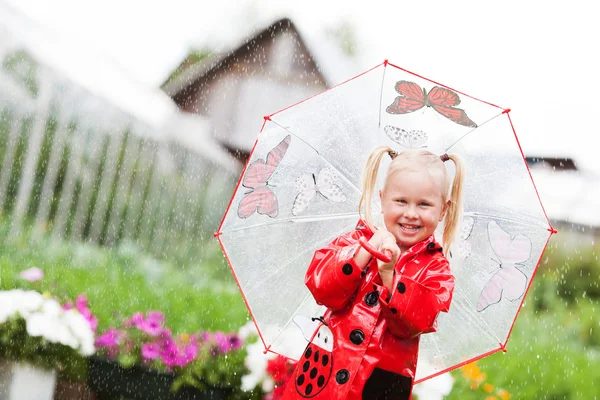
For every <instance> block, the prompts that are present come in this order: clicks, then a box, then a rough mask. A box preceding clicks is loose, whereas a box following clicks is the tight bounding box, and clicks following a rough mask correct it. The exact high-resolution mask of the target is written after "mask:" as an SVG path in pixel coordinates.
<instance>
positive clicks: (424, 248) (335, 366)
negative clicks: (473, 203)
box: [283, 221, 454, 400]
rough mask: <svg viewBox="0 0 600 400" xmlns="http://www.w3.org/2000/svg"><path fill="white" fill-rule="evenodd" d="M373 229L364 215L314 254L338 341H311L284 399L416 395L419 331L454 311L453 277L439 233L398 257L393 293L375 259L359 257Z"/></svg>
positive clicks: (309, 279) (313, 269) (317, 294)
mask: <svg viewBox="0 0 600 400" xmlns="http://www.w3.org/2000/svg"><path fill="white" fill-rule="evenodd" d="M372 235H373V232H372V231H371V230H370V229H369V228H368V227H366V224H364V223H363V222H362V221H359V223H358V225H357V227H356V229H355V230H354V231H352V232H349V233H346V234H344V235H342V236H340V237H338V238H336V239H335V240H334V241H333V242H331V243H330V244H329V245H328V246H327V247H325V248H323V249H320V250H317V251H316V252H315V254H314V257H313V259H312V262H311V263H310V266H309V267H308V271H307V272H306V280H305V282H306V285H307V286H308V288H309V290H310V291H311V293H312V295H313V296H314V298H315V300H316V301H317V303H319V304H321V305H325V306H326V307H327V308H328V310H327V312H326V313H325V315H324V323H325V324H326V325H327V328H328V330H329V331H330V332H331V334H332V336H333V346H332V350H331V351H327V350H326V349H323V348H322V347H319V346H317V345H316V344H315V342H314V340H313V343H310V344H309V345H308V347H307V348H306V350H305V352H304V354H303V356H302V357H301V358H300V360H299V361H298V364H297V367H296V370H295V371H294V375H293V376H292V378H291V379H290V381H289V382H288V383H287V385H286V390H285V394H284V397H283V398H284V399H286V400H290V399H306V398H312V399H315V400H321V399H327V400H331V399H349V400H359V399H409V398H410V393H411V392H412V381H413V379H414V376H415V369H416V365H417V352H418V348H419V336H420V335H421V334H423V333H427V332H434V331H435V330H436V325H437V323H436V318H437V315H438V314H439V312H440V311H443V312H447V311H448V309H449V307H450V301H451V299H452V292H453V289H454V277H453V276H452V275H451V273H450V267H449V263H448V260H447V259H446V258H445V257H444V255H443V254H442V248H441V247H440V245H439V244H438V243H436V242H435V240H434V237H433V235H432V236H430V237H429V238H427V239H426V240H424V241H422V242H420V243H417V244H415V245H413V246H412V247H411V248H410V249H408V250H407V251H406V252H404V253H403V254H402V255H401V256H400V257H399V258H398V261H397V262H396V265H395V271H394V280H393V287H394V291H393V292H392V293H390V292H389V291H388V289H387V288H386V287H385V286H383V284H382V281H381V278H380V276H379V273H378V271H377V261H376V260H375V259H374V258H373V259H371V261H369V263H368V264H367V266H365V268H364V270H361V269H360V268H359V267H358V266H357V265H356V263H355V262H354V258H353V256H354V254H355V253H356V251H357V250H358V247H359V246H360V244H359V243H358V239H359V238H360V237H361V236H366V237H367V239H370V238H371V236H372Z"/></svg>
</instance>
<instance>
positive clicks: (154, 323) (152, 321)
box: [125, 311, 165, 336]
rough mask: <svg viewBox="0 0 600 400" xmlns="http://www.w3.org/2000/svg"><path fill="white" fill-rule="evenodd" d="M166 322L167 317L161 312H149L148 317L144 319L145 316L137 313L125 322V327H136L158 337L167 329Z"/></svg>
mask: <svg viewBox="0 0 600 400" xmlns="http://www.w3.org/2000/svg"><path fill="white" fill-rule="evenodd" d="M164 322H165V316H164V314H163V313H161V312H160V311H148V312H147V313H146V317H144V314H142V313H140V312H137V313H135V314H133V315H132V316H131V318H129V319H128V320H127V321H125V326H127V327H132V326H135V327H136V328H138V329H139V330H140V331H142V332H144V333H146V334H148V335H150V336H158V335H160V334H161V333H162V331H163V330H164V329H165V328H164V326H163V324H164Z"/></svg>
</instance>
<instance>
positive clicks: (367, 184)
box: [358, 146, 465, 256]
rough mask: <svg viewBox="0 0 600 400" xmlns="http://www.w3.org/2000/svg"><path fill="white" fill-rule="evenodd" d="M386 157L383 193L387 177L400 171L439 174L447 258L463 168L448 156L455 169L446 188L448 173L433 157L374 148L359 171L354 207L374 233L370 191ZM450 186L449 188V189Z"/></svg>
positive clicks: (456, 220) (457, 212)
mask: <svg viewBox="0 0 600 400" xmlns="http://www.w3.org/2000/svg"><path fill="white" fill-rule="evenodd" d="M386 154H389V155H390V157H392V163H391V164H390V166H389V168H388V170H387V175H386V178H385V183H384V186H383V191H385V187H386V186H387V184H388V181H389V179H390V177H392V176H394V175H396V174H397V173H398V172H400V171H406V170H409V171H418V170H419V169H421V168H428V169H429V171H430V172H432V173H436V172H437V173H439V175H440V177H441V181H442V187H441V189H442V203H443V204H446V202H447V201H448V200H450V203H449V206H448V210H447V211H446V215H445V217H444V233H443V237H442V241H443V243H444V255H445V256H448V252H449V249H450V245H451V244H452V241H453V239H454V234H455V233H456V230H457V229H458V225H459V223H460V219H461V217H462V189H463V180H464V174H465V172H464V166H463V163H462V160H461V159H460V157H458V156H457V155H456V154H448V155H447V156H448V160H452V162H453V163H454V167H455V172H454V181H453V182H452V185H450V176H449V175H450V173H449V172H448V170H447V168H446V166H445V165H444V161H442V159H441V158H440V156H438V155H435V154H433V153H431V152H430V151H427V150H422V149H411V150H406V151H403V152H401V153H396V152H395V151H394V150H392V149H391V148H390V147H389V146H379V147H376V148H375V149H374V150H373V151H372V152H371V154H370V155H369V158H368V159H367V162H366V164H365V168H364V169H363V173H362V177H361V181H362V196H361V198H360V201H359V203H358V213H359V215H360V216H361V218H363V214H362V212H361V211H362V208H363V205H364V218H363V219H364V220H365V222H366V223H367V225H368V226H369V228H370V229H371V230H374V226H373V218H372V216H371V201H372V200H373V190H374V188H375V182H376V181H377V174H378V172H379V166H380V164H381V160H382V158H383V156H384V155H386ZM450 186H451V188H450Z"/></svg>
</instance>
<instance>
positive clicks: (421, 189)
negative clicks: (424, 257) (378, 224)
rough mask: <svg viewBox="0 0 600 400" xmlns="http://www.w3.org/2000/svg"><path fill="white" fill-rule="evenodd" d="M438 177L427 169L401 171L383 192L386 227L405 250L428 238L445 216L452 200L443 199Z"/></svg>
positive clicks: (392, 177) (381, 194)
mask: <svg viewBox="0 0 600 400" xmlns="http://www.w3.org/2000/svg"><path fill="white" fill-rule="evenodd" d="M439 180H440V179H435V177H434V176H432V175H431V174H430V173H429V171H427V170H426V169H423V170H422V171H400V172H398V173H396V174H395V175H392V176H391V177H390V178H389V179H388V182H387V185H386V187H385V190H384V191H383V192H381V193H380V196H381V204H382V211H383V221H384V223H385V227H386V228H387V230H388V231H390V232H391V233H392V234H393V235H394V237H395V238H396V242H397V243H398V247H400V250H401V251H402V252H404V251H406V250H408V249H409V248H410V247H411V246H412V245H414V244H416V243H419V242H420V241H422V240H425V239H427V238H428V237H429V236H430V235H431V234H432V233H433V232H434V231H435V229H436V228H437V226H438V224H439V223H440V221H442V220H443V219H444V215H445V214H446V210H447V209H448V204H449V201H448V202H446V203H443V201H442V188H441V182H439Z"/></svg>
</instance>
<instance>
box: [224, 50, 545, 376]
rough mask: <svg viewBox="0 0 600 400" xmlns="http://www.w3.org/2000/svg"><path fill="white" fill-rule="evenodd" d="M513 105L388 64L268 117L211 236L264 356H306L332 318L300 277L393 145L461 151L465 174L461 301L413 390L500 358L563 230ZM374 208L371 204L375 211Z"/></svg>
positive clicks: (422, 363) (354, 211)
mask: <svg viewBox="0 0 600 400" xmlns="http://www.w3.org/2000/svg"><path fill="white" fill-rule="evenodd" d="M259 95H260V94H259V93H257V96H259ZM509 111H510V110H508V109H504V108H501V107H498V106H496V105H493V104H491V103H488V102H484V101H481V100H478V99H476V98H473V97H471V96H468V95H466V94H463V93H460V92H458V91H455V90H452V89H450V88H449V87H447V86H444V85H441V84H439V83H436V82H434V81H431V80H428V79H425V78H423V77H421V76H419V75H416V74H414V73H411V72H409V71H406V70H404V69H402V68H400V67H398V66H396V65H393V64H391V63H388V62H387V61H385V62H384V63H382V64H380V65H378V66H376V67H374V68H372V69H370V70H368V71H366V72H364V73H362V74H360V75H358V76H356V77H354V78H352V79H349V80H348V81H346V82H344V83H342V84H340V85H338V86H335V87H333V88H331V89H329V90H327V91H325V92H323V93H320V94H318V95H316V96H313V97H311V98H308V99H306V100H304V101H302V102H300V103H298V104H295V105H292V106H290V107H288V108H285V109H283V110H281V111H279V112H276V113H274V114H272V115H270V116H268V117H265V123H264V125H263V129H262V130H261V132H260V134H259V135H258V139H257V140H256V143H255V146H254V149H253V150H252V153H251V155H250V158H249V161H248V163H247V165H246V167H245V169H244V172H243V173H242V176H241V177H240V180H239V182H238V185H237V187H236V189H235V192H234V193H233V197H232V199H231V201H230V204H229V207H228V209H227V211H226V212H225V215H224V217H223V220H222V222H221V225H220V227H219V229H218V231H217V232H216V234H215V235H216V236H217V238H218V240H219V242H220V244H221V247H222V249H223V251H224V253H225V255H226V257H227V259H228V262H229V264H230V266H231V269H232V272H233V274H234V276H235V278H236V280H237V283H238V285H239V288H240V290H241V292H242V294H243V297H244V300H245V302H246V304H247V306H248V309H249V311H250V313H251V315H252V318H253V319H254V321H255V323H256V326H257V328H258V330H259V333H260V336H261V339H262V341H263V343H264V345H265V348H266V349H267V350H269V351H273V352H276V353H279V354H282V355H285V356H287V357H290V358H292V359H298V358H299V356H300V355H301V354H302V351H303V349H304V348H305V346H306V344H307V342H306V339H305V337H310V335H311V334H312V331H311V330H313V329H316V327H317V322H318V321H316V322H315V324H314V325H311V324H310V323H309V324H308V325H307V324H305V323H303V322H302V321H309V322H310V321H311V320H312V319H314V318H317V317H319V316H321V315H323V312H324V309H323V308H322V307H321V306H319V305H317V304H316V303H315V301H314V299H313V298H312V296H311V294H310V293H309V292H308V290H307V289H306V287H305V285H304V274H305V272H306V269H307V267H308V265H309V263H310V260H311V258H312V256H313V253H314V251H315V250H317V249H319V248H321V247H323V246H325V245H326V244H327V243H329V242H330V241H331V240H333V239H334V238H335V237H337V236H339V235H340V234H342V233H345V232H349V231H351V230H352V229H354V227H355V226H356V223H357V220H358V218H359V216H358V208H357V207H358V202H359V198H360V195H361V192H360V174H361V171H362V168H363V165H364V163H365V161H366V159H367V156H368V154H369V153H370V151H371V150H372V149H373V148H374V147H376V146H378V145H382V144H387V145H390V146H391V147H392V148H396V149H398V151H401V150H402V149H405V148H411V147H426V148H427V149H428V150H430V151H432V152H434V153H438V154H443V153H445V152H452V153H457V154H459V155H460V156H462V158H463V160H464V163H465V166H466V171H467V177H466V184H465V188H464V194H465V204H464V208H465V214H464V219H463V221H462V226H461V230H460V235H459V236H460V237H458V238H457V240H456V243H455V244H454V245H453V247H452V248H451V249H450V251H451V260H450V262H451V269H452V272H453V274H454V275H455V278H456V286H455V291H454V297H453V301H452V305H451V308H450V311H449V312H448V313H442V314H440V316H439V318H438V330H437V332H435V333H430V334H426V335H423V336H422V337H421V342H420V349H419V361H418V365H417V371H416V373H417V376H416V379H415V382H419V381H423V380H424V379H427V378H429V377H432V376H435V375H438V374H441V373H443V372H446V371H449V370H451V369H453V368H456V367H458V366H460V365H463V364H466V363H468V362H471V361H474V360H476V359H478V358H481V357H484V356H486V355H489V354H491V353H493V352H495V351H498V350H505V346H506V343H507V341H508V337H509V335H510V331H511V329H512V326H513V323H514V321H515V319H516V317H517V314H518V312H519V309H520V307H521V304H522V302H523V300H524V298H525V293H526V291H527V289H528V288H529V285H530V284H531V281H532V279H533V276H534V274H535V271H536V269H537V266H538V264H539V261H540V258H541V256H542V253H543V251H544V249H545V247H546V245H547V243H548V240H549V238H550V236H551V235H552V233H554V232H556V231H555V230H554V229H553V228H552V226H551V224H550V222H549V220H548V218H547V216H546V214H545V211H544V209H543V207H542V205H541V202H540V199H539V196H538V194H537V191H536V189H535V186H534V184H533V181H532V178H531V175H530V173H529V170H528V167H527V164H526V162H525V159H524V156H523V153H522V151H521V148H520V145H519V142H518V139H517V136H516V134H515V131H514V128H513V124H512V121H511V119H510V115H509ZM382 168H385V166H383V167H382ZM380 175H382V174H380ZM514 193H518V197H515V196H514V195H512V194H514ZM379 209H380V204H379V203H378V199H376V200H374V203H373V204H372V210H373V215H376V214H379V212H378V210H379ZM441 229H442V227H440V230H441ZM436 237H437V238H438V239H441V234H436ZM307 329H308V332H306V330H307ZM303 330H304V332H303Z"/></svg>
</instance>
